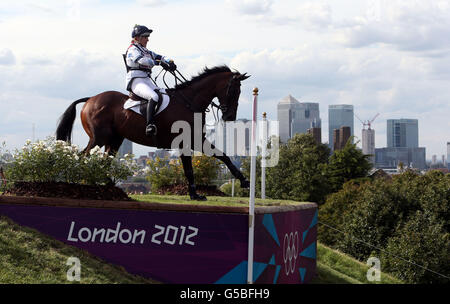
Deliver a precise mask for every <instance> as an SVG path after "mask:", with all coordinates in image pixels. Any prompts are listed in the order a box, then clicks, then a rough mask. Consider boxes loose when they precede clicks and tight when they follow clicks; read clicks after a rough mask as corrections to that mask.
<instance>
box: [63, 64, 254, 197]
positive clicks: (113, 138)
mask: <svg viewBox="0 0 450 304" xmlns="http://www.w3.org/2000/svg"><path fill="white" fill-rule="evenodd" d="M248 77H250V75H246V73H244V74H240V73H239V72H237V71H236V72H232V71H231V70H230V68H228V67H227V66H218V67H214V68H211V69H208V68H205V69H204V70H203V72H202V73H200V74H199V75H198V76H195V77H193V78H192V79H191V80H189V81H186V82H183V83H181V84H177V85H176V86H175V87H174V88H173V89H168V90H166V92H167V94H168V95H169V96H170V103H169V105H168V106H167V108H166V109H164V110H163V111H162V112H161V113H159V114H158V115H156V116H155V125H156V127H157V130H158V132H157V134H156V135H154V136H151V137H148V136H146V135H145V127H146V119H145V117H144V116H142V115H139V114H137V113H135V112H134V111H132V110H126V109H124V108H123V105H124V103H125V101H126V100H127V99H128V98H129V96H127V95H125V94H122V93H120V92H117V91H107V92H102V93H100V94H98V95H96V96H92V97H86V98H82V99H79V100H76V101H74V102H73V103H72V104H71V105H70V106H69V107H68V108H67V109H66V111H65V112H64V113H63V114H62V116H61V117H60V119H59V123H58V126H57V129H56V139H57V140H63V141H67V142H70V141H71V136H72V128H73V123H74V121H75V115H76V105H77V104H79V103H83V102H85V104H84V106H83V108H82V110H81V123H82V125H83V128H84V130H85V131H86V133H87V134H88V136H89V138H90V139H89V143H88V145H87V146H86V148H85V149H84V152H85V153H88V152H89V151H90V150H91V149H92V148H94V147H95V146H99V147H103V146H104V147H105V152H107V153H108V154H110V155H115V154H116V153H117V151H118V150H119V147H120V146H121V144H122V142H123V140H124V139H125V138H127V139H129V140H130V141H132V142H135V143H138V144H141V145H144V146H151V147H157V148H162V149H171V148H172V147H171V144H172V141H173V140H174V138H175V137H177V136H178V134H176V133H171V127H172V124H173V123H174V122H177V121H185V122H187V123H188V124H189V126H190V127H191V130H194V113H202V133H201V134H202V135H201V136H202V139H201V142H202V143H203V145H202V147H204V146H205V145H204V144H205V142H206V141H207V139H206V137H205V133H204V132H203V130H204V129H203V127H204V124H205V112H206V110H207V108H208V106H209V105H210V104H211V102H212V100H213V99H214V98H215V97H217V99H218V100H219V108H220V110H221V111H222V119H223V120H224V121H234V120H236V112H237V108H238V100H239V95H240V93H241V89H240V86H241V81H243V80H245V79H247V78H248ZM160 102H162V101H160ZM190 141H191V142H190V146H189V151H190V149H191V147H194V148H196V147H195V145H194V132H191V140H190ZM207 144H209V145H210V147H211V148H212V149H214V154H213V155H212V156H213V157H215V158H217V159H219V160H221V161H222V162H224V164H225V165H226V166H227V167H228V169H229V170H230V172H231V173H232V174H233V176H234V177H236V178H237V179H239V180H240V182H241V186H242V187H244V188H248V187H249V185H250V183H249V181H248V180H247V179H246V178H245V177H244V175H243V174H242V173H241V171H240V170H239V169H238V168H236V167H235V166H234V164H233V163H232V162H231V160H230V158H229V157H228V156H226V155H225V154H224V153H223V152H222V151H219V150H218V149H217V148H215V147H214V145H212V144H211V143H209V142H207ZM199 152H203V151H199ZM186 154H187V153H184V154H182V155H181V156H180V158H181V162H182V164H183V169H184V174H185V176H186V179H187V181H188V186H189V195H190V198H191V200H206V197H204V196H202V195H198V194H197V192H196V189H195V183H194V172H193V169H192V156H191V154H190V153H189V154H188V155H186Z"/></svg>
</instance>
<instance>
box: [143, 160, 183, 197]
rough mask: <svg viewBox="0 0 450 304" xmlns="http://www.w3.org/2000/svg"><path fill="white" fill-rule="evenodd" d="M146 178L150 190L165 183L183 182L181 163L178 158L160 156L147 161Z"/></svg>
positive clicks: (158, 187)
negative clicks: (170, 158)
mask: <svg viewBox="0 0 450 304" xmlns="http://www.w3.org/2000/svg"><path fill="white" fill-rule="evenodd" d="M147 164H148V170H147V175H146V177H147V180H148V181H149V182H150V184H151V187H152V190H157V189H160V188H161V187H163V186H166V185H176V184H182V183H185V177H184V171H183V165H182V163H181V161H180V160H179V159H172V160H169V158H167V157H165V158H160V157H156V158H155V159H154V160H149V161H147Z"/></svg>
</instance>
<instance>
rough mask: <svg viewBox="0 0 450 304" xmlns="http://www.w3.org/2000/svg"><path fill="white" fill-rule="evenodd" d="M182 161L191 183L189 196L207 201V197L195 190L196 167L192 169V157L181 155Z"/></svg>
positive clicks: (185, 173)
mask: <svg viewBox="0 0 450 304" xmlns="http://www.w3.org/2000/svg"><path fill="white" fill-rule="evenodd" d="M180 158H181V162H182V163H183V169H184V175H185V176H186V178H187V180H188V183H189V186H188V187H189V196H190V197H191V200H197V201H206V197H204V196H203V195H198V194H197V191H196V190H195V183H194V169H192V157H191V156H186V155H181V156H180Z"/></svg>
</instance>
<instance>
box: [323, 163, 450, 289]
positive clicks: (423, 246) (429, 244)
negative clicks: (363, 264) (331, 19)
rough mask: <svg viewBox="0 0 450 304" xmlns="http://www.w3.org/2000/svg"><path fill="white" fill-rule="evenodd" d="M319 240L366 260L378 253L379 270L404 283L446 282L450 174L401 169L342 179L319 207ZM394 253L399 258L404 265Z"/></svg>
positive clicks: (448, 256)
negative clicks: (385, 175)
mask: <svg viewBox="0 0 450 304" xmlns="http://www.w3.org/2000/svg"><path fill="white" fill-rule="evenodd" d="M319 208H320V210H319V222H321V223H323V224H327V225H330V226H332V227H334V228H336V229H338V230H339V231H340V232H337V231H336V230H334V229H329V228H327V227H326V226H325V225H320V226H319V235H318V238H319V239H320V240H321V241H323V242H324V243H326V244H327V245H330V246H333V247H334V248H337V249H340V250H341V251H343V252H345V253H347V254H350V255H352V256H353V257H355V258H357V259H359V260H361V261H365V260H366V259H367V258H368V257H369V256H379V257H380V260H381V263H382V265H381V266H382V268H383V269H384V271H388V272H391V273H393V274H394V275H396V276H397V277H398V278H400V279H402V280H404V281H406V282H409V283H435V282H448V279H447V281H445V278H443V277H441V276H439V275H437V274H436V273H433V272H430V271H426V270H424V269H423V268H421V267H420V266H417V265H414V264H413V263H416V264H418V265H422V266H424V267H426V268H428V269H431V270H434V271H436V272H439V273H442V274H444V275H447V276H448V275H449V273H450V269H449V267H450V250H449V249H450V247H449V246H450V245H449V242H450V241H449V238H450V236H449V216H450V215H449V210H450V174H446V175H444V174H443V173H441V172H437V171H430V172H428V173H427V174H425V175H419V174H417V173H416V172H414V171H411V170H406V171H405V172H404V173H402V174H399V175H396V176H394V177H393V179H392V180H386V179H375V180H373V181H370V182H365V183H361V184H360V185H357V184H356V182H350V183H346V184H344V186H343V189H342V190H340V191H339V192H337V193H335V194H332V195H330V196H328V198H327V201H326V203H325V204H324V205H322V206H320V207H319ZM398 257H402V258H403V259H406V260H407V261H410V262H411V263H408V262H406V261H404V260H402V259H399V258H398Z"/></svg>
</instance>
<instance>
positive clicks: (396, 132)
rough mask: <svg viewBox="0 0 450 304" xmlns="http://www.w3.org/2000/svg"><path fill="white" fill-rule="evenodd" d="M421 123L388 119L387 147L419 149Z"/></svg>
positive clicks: (410, 120) (413, 120) (414, 120)
mask: <svg viewBox="0 0 450 304" xmlns="http://www.w3.org/2000/svg"><path fill="white" fill-rule="evenodd" d="M418 125H419V123H418V120H417V119H388V120H387V129H386V135H387V147H388V148H397V147H408V148H417V147H419V127H418Z"/></svg>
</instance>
